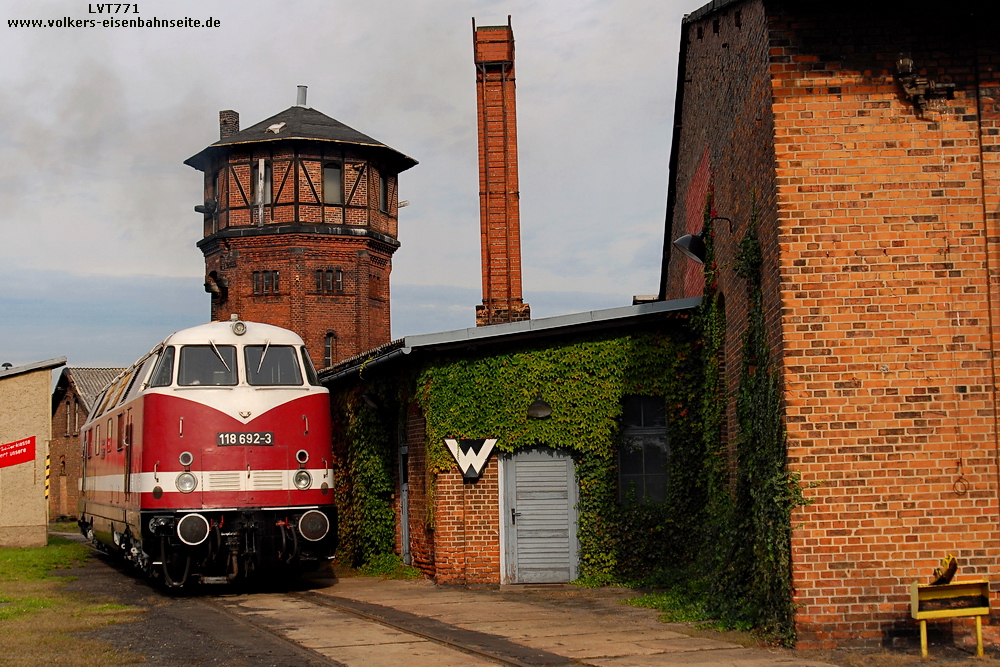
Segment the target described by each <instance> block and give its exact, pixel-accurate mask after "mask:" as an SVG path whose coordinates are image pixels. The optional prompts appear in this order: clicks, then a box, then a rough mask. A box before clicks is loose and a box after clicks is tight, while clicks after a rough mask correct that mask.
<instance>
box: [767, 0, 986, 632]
mask: <svg viewBox="0 0 1000 667" xmlns="http://www.w3.org/2000/svg"><path fill="white" fill-rule="evenodd" d="M777 9H778V11H777V12H776V15H775V17H774V18H773V21H772V25H771V30H772V35H771V39H772V51H771V53H772V57H771V72H772V80H773V84H772V85H773V89H774V96H775V105H774V111H775V125H776V133H775V134H776V136H775V151H776V157H777V178H778V196H779V210H780V220H779V243H780V248H781V274H782V297H783V306H784V308H783V313H782V320H781V328H782V337H783V339H784V355H783V362H784V369H783V370H784V376H785V378H784V381H785V395H786V402H787V407H786V423H787V428H788V435H789V452H788V456H789V464H790V466H791V467H792V468H794V469H797V470H800V471H801V472H802V474H803V481H805V482H807V483H810V482H819V483H821V484H820V486H819V487H818V488H817V489H816V490H815V491H814V492H813V493H812V495H814V497H815V498H816V499H817V502H816V503H815V504H814V505H811V506H809V507H807V508H804V509H803V511H801V512H800V513H799V515H798V516H797V517H796V521H802V527H801V528H800V529H798V530H796V531H795V534H794V537H793V550H794V553H795V561H794V572H795V576H794V579H795V586H796V591H797V601H798V602H799V603H800V604H802V605H803V606H802V607H801V609H800V611H799V614H798V617H797V620H798V625H799V632H800V637H801V641H802V643H803V644H804V645H807V646H812V645H829V644H833V643H844V642H845V641H846V642H851V643H863V644H869V645H870V644H877V643H880V642H883V641H886V640H887V639H891V638H892V635H893V634H894V633H895V630H894V628H893V626H894V625H895V624H896V623H897V622H899V620H900V619H905V618H906V616H907V614H908V609H907V590H906V587H907V585H908V584H909V583H910V582H911V581H914V580H917V581H927V580H928V578H929V576H930V572H931V570H932V569H933V567H934V565H935V563H936V561H937V560H938V559H939V558H941V556H943V555H944V554H945V553H948V552H950V553H954V554H955V555H956V556H957V557H958V558H959V559H960V561H961V563H962V569H961V573H962V575H964V576H966V577H969V576H979V577H987V578H990V579H994V580H995V579H998V575H1000V570H998V568H997V565H996V556H997V543H998V539H1000V531H998V529H997V519H998V506H997V459H996V456H997V431H996V413H995V409H996V403H995V401H996V394H995V389H994V386H993V384H994V376H993V364H994V363H995V360H994V359H993V358H992V357H991V354H992V350H993V349H995V344H996V338H995V336H996V332H995V331H994V330H992V328H991V324H990V321H991V307H990V283H991V280H992V281H993V289H994V290H995V284H996V283H995V281H996V276H995V274H994V275H993V276H990V275H988V270H989V269H988V265H989V263H988V256H987V253H988V252H989V253H991V254H993V255H994V256H995V253H996V234H997V230H996V211H997V206H996V201H997V200H996V183H997V182H998V181H997V177H998V176H1000V174H998V173H997V162H996V153H995V152H991V151H990V150H989V147H988V146H985V145H984V146H983V152H981V151H980V137H981V136H985V137H986V138H988V139H989V141H990V143H992V144H993V145H994V146H995V145H996V136H995V134H994V135H992V137H991V136H990V135H989V131H990V130H991V129H992V130H994V132H995V128H996V120H997V116H996V114H995V113H993V114H992V118H985V117H983V118H982V121H983V124H982V126H981V123H980V120H981V116H980V114H979V113H978V112H977V95H978V94H983V95H989V96H990V97H991V99H994V98H995V97H996V95H997V90H996V85H997V84H996V74H995V71H996V69H997V66H1000V59H998V58H997V49H996V40H995V38H992V37H989V39H987V37H988V36H987V34H986V33H985V32H981V33H980V34H979V35H978V36H977V35H976V32H977V30H976V25H975V24H974V23H972V22H970V21H968V19H965V20H962V21H959V20H956V19H957V18H958V17H957V16H954V15H953V14H955V13H953V12H951V11H949V10H945V9H941V10H938V11H937V12H935V13H934V15H933V16H930V15H927V14H921V15H920V16H919V17H916V18H915V19H914V20H901V17H900V16H899V15H898V14H897V13H889V12H883V11H880V10H879V9H877V8H869V9H867V10H865V11H859V12H844V13H839V12H838V13H836V14H828V13H819V12H817V13H812V12H808V11H803V10H801V9H800V10H798V11H796V12H795V14H794V15H792V14H790V13H788V14H786V13H785V10H782V9H781V8H780V7H778V8H777ZM959 35H962V37H961V38H959V37H958V36H959ZM977 37H978V38H979V39H981V40H984V41H982V42H981V43H980V45H979V51H978V53H977ZM900 51H911V52H912V54H913V59H914V62H915V63H916V66H917V67H918V68H919V69H921V70H924V71H926V75H927V76H928V77H930V78H932V79H935V80H937V81H943V80H947V81H952V82H955V83H956V84H957V89H956V92H955V95H954V99H953V100H947V99H940V100H932V101H931V102H930V103H929V104H928V105H927V107H926V108H925V109H924V110H923V112H922V113H921V112H919V111H918V110H916V109H915V108H914V106H913V104H911V103H910V101H908V100H907V99H905V98H904V97H903V96H902V95H901V88H900V86H899V85H898V84H897V82H896V81H895V80H894V77H893V74H894V73H895V59H896V56H897V54H898V53H899V52H900ZM991 70H992V72H991ZM977 72H979V77H980V80H979V81H977ZM983 77H986V79H985V80H983ZM984 111H985V110H984ZM990 158H992V159H990ZM984 167H985V169H986V170H987V173H986V182H987V183H990V182H992V184H993V191H992V192H991V193H986V192H984V183H983V179H982V176H983V169H984ZM984 194H987V195H988V198H989V199H990V200H991V201H985V200H984ZM988 237H992V239H991V240H990V241H989V243H987V238H988ZM993 266H994V267H995V266H996V265H995V263H994V264H993ZM994 270H995V269H994ZM992 298H993V301H994V306H993V310H994V311H995V310H996V305H995V301H996V295H995V291H994V293H993V297H992ZM992 315H993V316H995V312H994V313H993V314H992ZM994 604H996V601H995V600H994ZM903 625H906V624H905V622H904V623H903Z"/></svg>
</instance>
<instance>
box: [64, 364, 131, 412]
mask: <svg viewBox="0 0 1000 667" xmlns="http://www.w3.org/2000/svg"><path fill="white" fill-rule="evenodd" d="M124 370H125V369H124V368H75V367H74V368H67V369H66V370H64V371H63V373H64V374H65V373H68V374H69V376H70V378H72V380H73V385H74V386H75V387H76V393H77V396H79V397H80V399H81V400H82V401H83V403H84V407H85V408H86V409H87V411H88V412H89V411H90V408H91V406H92V405H93V404H94V399H95V398H97V395H98V394H100V393H101V390H102V389H104V388H105V387H106V386H108V383H109V382H111V381H112V380H114V379H115V378H116V377H118V375H119V374H120V373H121V372H122V371H124Z"/></svg>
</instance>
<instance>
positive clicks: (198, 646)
mask: <svg viewBox="0 0 1000 667" xmlns="http://www.w3.org/2000/svg"><path fill="white" fill-rule="evenodd" d="M60 574H66V575H72V576H74V577H75V579H74V580H73V581H71V582H69V583H68V584H67V587H68V589H69V590H71V591H74V592H79V593H85V594H88V595H93V596H96V597H98V598H101V599H105V600H109V601H114V602H120V603H125V604H131V605H134V606H137V607H139V608H140V609H142V610H143V611H144V612H145V613H144V614H143V615H142V616H141V617H140V620H139V621H137V622H133V623H122V624H118V625H113V626H109V627H107V628H104V629H101V630H98V631H95V632H91V633H87V636H88V637H91V638H93V639H98V640H102V641H107V642H110V643H111V644H113V645H114V646H115V647H116V649H118V650H120V651H131V652H133V653H135V654H139V655H141V656H143V657H142V658H141V660H142V664H144V665H150V666H155V667H196V666H199V665H222V666H228V665H232V666H236V665H245V666H248V667H284V666H288V667H291V666H293V665H294V666H301V667H320V666H324V665H329V664H330V663H329V662H324V661H322V660H319V659H317V658H316V657H315V656H314V654H311V653H309V652H306V651H305V650H303V649H298V648H297V647H294V646H292V645H290V644H289V643H287V642H285V641H283V640H281V639H278V638H276V637H274V636H273V635H271V634H270V633H267V632H265V631H262V630H260V629H258V628H256V627H254V626H252V625H249V624H248V623H246V622H243V621H239V620H237V619H235V618H233V617H232V616H231V615H230V614H228V613H227V612H225V611H222V610H220V609H218V608H216V607H215V606H213V605H212V604H211V598H213V597H215V596H217V595H220V594H221V595H226V594H228V592H222V589H214V590H212V591H209V592H206V593H201V594H200V596H203V597H204V598H205V599H204V600H203V599H202V598H201V597H200V596H199V594H198V593H194V594H172V593H170V592H167V591H165V590H163V589H161V588H158V587H156V586H155V585H154V584H152V583H150V582H148V581H146V580H145V579H143V578H141V577H138V576H136V575H135V574H134V573H133V572H132V571H131V570H130V569H129V568H127V567H126V566H124V565H123V564H120V563H117V562H115V561H114V560H112V559H109V558H108V557H106V556H104V555H95V557H94V558H93V559H91V560H90V561H89V562H87V563H86V564H85V565H84V566H82V567H80V568H76V569H74V570H65V571H62V572H60ZM330 583H331V579H322V578H319V579H317V580H316V581H315V585H329V584H330ZM300 587H301V589H303V590H307V589H309V588H311V587H313V585H312V584H311V583H310V582H309V581H308V580H306V581H304V582H302V583H301V585H300ZM232 592H237V591H232ZM634 594H635V593H634V591H630V590H628V589H621V588H602V589H583V588H579V587H576V586H571V585H565V586H524V587H511V588H509V589H507V588H505V589H503V590H502V591H501V592H500V595H501V597H503V598H506V599H512V600H522V601H525V602H531V601H535V602H540V603H544V604H550V605H556V606H560V607H568V608H578V609H581V610H588V611H602V612H606V613H607V614H609V615H610V616H613V617H617V618H618V619H619V620H621V619H622V617H627V616H628V615H629V614H649V613H652V612H651V611H650V610H645V609H637V608H634V607H629V606H626V605H623V604H622V603H621V600H623V599H624V598H626V597H630V596H633V595H634ZM206 602H208V603H209V604H206ZM668 625H673V626H674V629H676V630H677V631H679V632H683V633H684V634H688V635H692V636H695V637H706V638H711V639H717V640H721V641H729V642H733V643H737V644H741V645H743V646H750V647H752V646H755V645H758V644H757V643H756V641H755V640H754V638H753V637H751V636H750V635H748V634H746V633H738V632H718V631H715V630H703V629H698V628H697V626H696V624H690V623H680V624H668ZM942 639H943V641H941V642H940V643H935V636H934V635H933V634H932V635H931V647H930V657H929V658H928V659H926V660H924V659H922V658H921V657H920V652H919V646H918V645H917V644H916V642H915V640H914V641H911V642H909V645H907V646H905V647H904V648H900V649H893V650H871V651H859V650H825V651H788V653H789V654H790V655H795V656H796V657H800V658H807V659H812V660H817V661H823V662H828V663H832V664H835V665H843V666H844V667H862V666H864V667H869V666H871V667H909V666H916V665H928V664H930V665H947V666H948V667H982V666H983V665H985V664H994V663H1000V654H998V653H997V652H996V651H995V650H990V649H989V648H988V649H987V655H986V657H985V658H975V657H974V656H972V655H971V654H970V653H969V652H968V651H967V650H963V649H960V648H957V647H955V646H954V645H951V644H950V642H949V641H948V640H947V638H939V640H942ZM123 657H124V654H123Z"/></svg>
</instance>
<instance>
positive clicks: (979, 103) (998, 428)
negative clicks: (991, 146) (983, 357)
mask: <svg viewBox="0 0 1000 667" xmlns="http://www.w3.org/2000/svg"><path fill="white" fill-rule="evenodd" d="M972 34H973V41H972V54H973V73H974V76H975V81H976V131H977V132H978V140H979V192H980V197H981V198H982V210H983V240H984V242H985V243H986V247H985V248H983V251H984V252H983V256H984V259H983V263H984V264H985V266H984V268H985V270H986V321H987V323H988V324H987V326H988V328H989V332H990V335H989V341H990V372H991V374H992V380H993V401H992V403H993V440H994V445H995V452H996V456H995V461H994V464H995V465H996V466H997V483H998V487H1000V407H998V406H997V359H996V350H995V349H994V341H995V340H996V337H995V327H996V324H997V323H996V322H995V321H994V319H993V303H994V295H993V289H992V286H991V281H990V276H991V268H992V267H991V266H990V229H989V224H990V221H989V213H988V212H987V210H986V202H987V192H986V159H985V158H986V156H985V155H984V150H983V139H984V137H985V136H986V135H985V133H984V132H983V86H982V75H981V72H980V70H979V58H980V55H979V36H978V33H977V32H976V28H975V26H974V27H973V30H972Z"/></svg>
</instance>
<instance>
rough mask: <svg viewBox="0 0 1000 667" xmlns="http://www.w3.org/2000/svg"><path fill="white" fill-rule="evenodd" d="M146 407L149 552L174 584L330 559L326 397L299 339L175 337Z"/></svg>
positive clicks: (258, 333) (260, 329) (219, 329)
mask: <svg viewBox="0 0 1000 667" xmlns="http://www.w3.org/2000/svg"><path fill="white" fill-rule="evenodd" d="M144 409H145V420H144V434H143V435H144V438H145V442H146V447H145V449H144V457H143V473H142V476H143V489H144V493H143V494H142V511H141V515H142V517H141V524H142V526H141V527H142V532H143V543H144V544H146V545H147V546H146V548H145V551H146V552H147V553H149V554H151V555H152V556H153V559H154V561H155V562H154V563H153V565H154V566H156V567H161V568H162V571H163V575H164V578H165V580H166V581H167V582H168V584H174V585H181V584H183V583H184V581H185V580H186V579H187V578H188V577H189V576H191V575H193V576H199V577H200V578H201V579H202V580H203V581H220V580H230V579H233V578H235V577H237V576H242V575H246V574H249V573H250V572H251V571H254V570H261V569H272V568H275V567H281V568H286V569H287V568H292V569H308V567H310V566H312V565H316V564H319V563H321V562H325V561H326V560H328V559H329V558H330V557H332V554H333V551H334V549H335V547H336V534H337V531H336V515H335V511H334V508H333V488H332V487H333V470H332V467H331V454H330V409H329V393H328V392H327V390H326V389H325V388H323V387H322V386H320V384H319V381H318V378H317V376H316V371H315V368H314V367H313V365H312V362H311V361H310V359H309V356H308V354H307V352H306V349H305V347H304V345H303V344H302V341H301V339H300V338H299V337H298V336H296V335H295V334H293V333H292V332H289V331H286V330H284V329H279V328H277V327H271V326H268V325H263V324H256V323H244V322H233V323H212V324H209V325H204V326H202V327H196V328H195V329H190V330H187V331H185V332H180V333H178V334H175V335H174V336H172V337H171V338H168V339H167V341H165V342H164V346H163V350H162V353H161V355H160V358H159V361H158V362H157V365H156V368H155V369H154V370H153V372H152V374H151V378H150V382H149V389H148V391H147V392H146V395H145V405H144ZM149 545H152V546H149Z"/></svg>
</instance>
